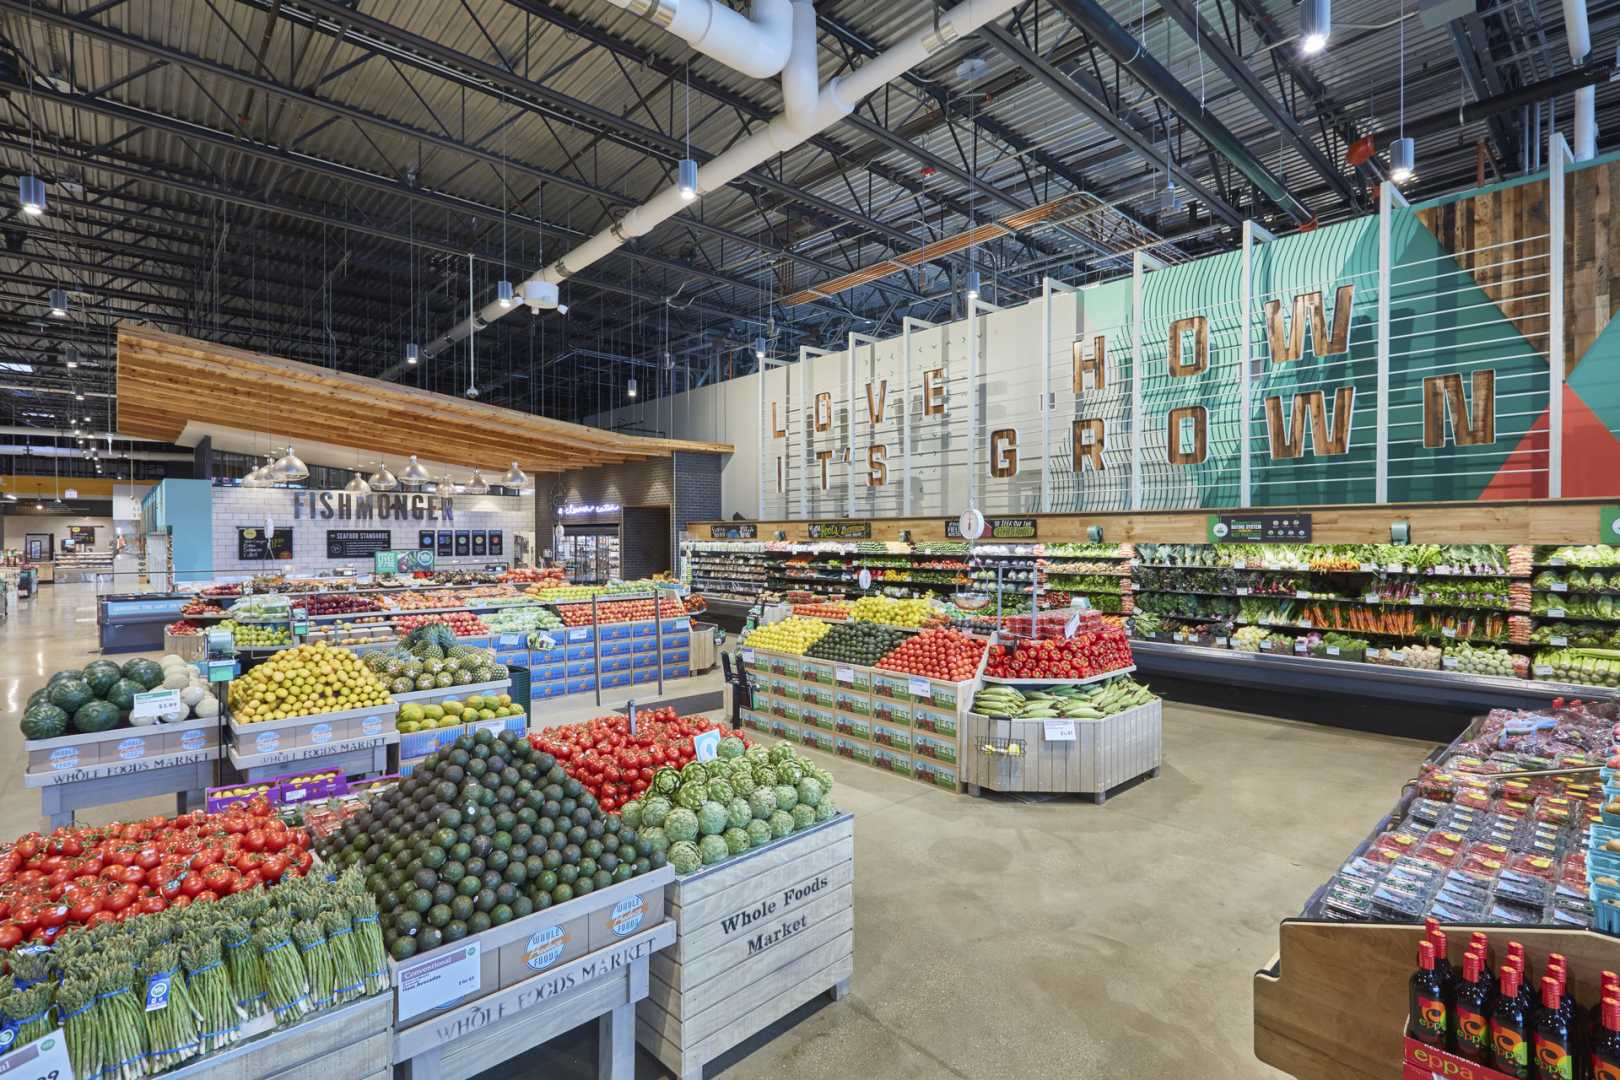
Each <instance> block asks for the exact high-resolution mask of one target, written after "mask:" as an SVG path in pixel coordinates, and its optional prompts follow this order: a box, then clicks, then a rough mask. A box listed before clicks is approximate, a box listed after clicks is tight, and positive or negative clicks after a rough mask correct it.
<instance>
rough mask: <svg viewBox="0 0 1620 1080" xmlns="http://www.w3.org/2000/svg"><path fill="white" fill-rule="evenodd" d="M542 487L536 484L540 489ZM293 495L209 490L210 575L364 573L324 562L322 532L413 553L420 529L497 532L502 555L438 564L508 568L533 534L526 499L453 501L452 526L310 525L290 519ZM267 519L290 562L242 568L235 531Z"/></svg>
mask: <svg viewBox="0 0 1620 1080" xmlns="http://www.w3.org/2000/svg"><path fill="white" fill-rule="evenodd" d="M543 482H544V481H543V480H542V483H543ZM292 496H293V492H291V491H285V490H281V489H275V488H214V489H213V502H214V513H213V532H214V536H213V551H214V565H213V571H214V573H217V574H233V573H243V572H250V573H262V572H264V571H266V570H270V569H276V570H280V571H287V572H292V571H297V572H300V573H310V574H314V573H317V572H320V571H324V570H330V569H332V568H334V567H337V566H352V567H355V568H356V569H359V570H361V571H362V572H364V571H365V569H366V568H367V560H364V559H328V558H327V557H326V532H327V530H328V529H379V530H380V529H387V530H389V531H390V532H391V533H392V534H393V541H392V546H393V547H394V548H396V549H401V550H404V549H410V550H414V549H415V548H416V543H417V533H418V532H419V531H421V530H422V529H429V528H432V529H484V530H489V529H499V530H500V531H501V533H502V534H503V535H502V541H503V543H504V551H503V553H502V554H501V555H500V556H498V557H496V556H489V555H480V556H476V557H472V556H469V557H467V558H453V557H452V558H448V559H439V560H438V565H440V566H445V567H456V566H468V567H478V566H483V565H485V564H486V563H492V562H505V563H511V562H513V561H514V559H513V551H514V543H515V541H516V538H517V534H518V533H519V532H528V531H529V530H531V529H533V528H534V522H535V519H534V501H535V500H534V497H533V496H528V495H520V496H499V495H458V496H456V497H455V499H454V501H453V504H452V505H453V506H454V510H455V520H453V521H451V522H448V523H447V522H445V521H443V520H442V519H441V520H438V521H427V520H422V521H415V520H411V519H406V520H404V521H399V520H396V519H393V518H388V519H385V520H377V519H376V518H373V519H372V520H370V521H355V520H339V519H337V518H333V519H331V520H325V519H318V520H315V521H311V520H310V519H309V517H308V516H307V512H306V515H305V516H304V517H301V518H298V519H296V520H295V519H294V518H293V498H292ZM266 517H269V518H271V519H273V521H274V523H275V526H276V528H277V529H285V528H289V527H290V528H291V529H292V530H293V560H292V562H291V564H288V563H284V562H282V563H266V562H263V561H255V562H243V561H242V560H241V559H238V558H237V542H236V541H237V537H236V530H237V529H238V528H239V527H241V528H247V527H253V528H258V529H263V528H264V527H265V518H266Z"/></svg>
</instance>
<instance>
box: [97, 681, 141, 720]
mask: <svg viewBox="0 0 1620 1080" xmlns="http://www.w3.org/2000/svg"><path fill="white" fill-rule="evenodd" d="M144 693H146V687H144V686H142V685H141V684H140V683H138V682H136V681H135V680H134V679H119V680H118V681H117V682H115V683H113V688H112V689H111V690H108V691H107V693H106V694H105V695H104V696H105V698H106V699H107V701H109V702H111V703H112V704H113V705H116V706H118V711H119V712H126V713H127V712H129V710H131V709H133V708H134V707H135V695H136V694H144Z"/></svg>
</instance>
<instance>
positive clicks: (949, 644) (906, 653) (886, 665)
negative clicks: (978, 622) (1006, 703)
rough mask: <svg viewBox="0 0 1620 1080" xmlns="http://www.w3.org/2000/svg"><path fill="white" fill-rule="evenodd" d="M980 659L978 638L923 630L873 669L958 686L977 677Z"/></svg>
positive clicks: (980, 642)
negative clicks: (956, 684)
mask: <svg viewBox="0 0 1620 1080" xmlns="http://www.w3.org/2000/svg"><path fill="white" fill-rule="evenodd" d="M983 655H984V640H983V639H982V638H976V637H972V636H970V635H968V634H963V633H960V632H958V631H956V630H924V631H923V632H922V633H920V634H917V635H915V636H913V637H910V638H907V639H906V640H905V641H903V642H901V644H900V645H899V646H898V647H896V648H895V649H894V650H893V651H891V652H890V653H889V655H887V656H885V657H884V658H883V659H882V660H879V661H878V664H877V666H878V667H879V668H881V669H883V670H884V671H901V672H905V673H906V674H908V675H922V676H925V677H926V678H930V679H938V680H939V681H941V682H962V681H963V680H965V679H971V678H974V677H975V676H976V675H978V673H979V658H980V657H981V656H983Z"/></svg>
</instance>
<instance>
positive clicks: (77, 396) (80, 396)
mask: <svg viewBox="0 0 1620 1080" xmlns="http://www.w3.org/2000/svg"><path fill="white" fill-rule="evenodd" d="M73 400H74V401H83V400H84V391H83V390H75V391H73Z"/></svg>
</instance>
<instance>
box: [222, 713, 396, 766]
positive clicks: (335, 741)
mask: <svg viewBox="0 0 1620 1080" xmlns="http://www.w3.org/2000/svg"><path fill="white" fill-rule="evenodd" d="M398 712H399V707H398V706H397V705H395V704H393V703H392V702H390V703H389V704H386V705H374V706H371V707H369V708H364V709H347V710H345V711H343V712H333V713H318V714H315V715H312V716H289V717H287V718H286V719H285V720H262V721H259V722H257V723H252V724H238V723H237V722H236V720H235V719H234V718H232V717H229V716H227V717H226V721H227V730H228V731H229V733H230V741H229V744H228V745H227V747H226V754H227V757H228V759H229V761H230V763H231V766H232V768H234V769H235V770H236V771H237V773H238V774H239V775H241V776H242V777H243V778H244V779H246V780H268V779H270V778H272V777H276V776H281V775H282V774H284V773H287V772H290V771H293V770H294V769H297V770H310V769H332V770H337V771H341V772H343V773H344V774H345V775H348V776H375V775H379V774H381V773H384V772H387V771H388V747H389V746H390V745H392V744H394V743H397V742H398V741H399V731H398V729H397V728H396V727H395V717H396V716H397V715H398Z"/></svg>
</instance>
